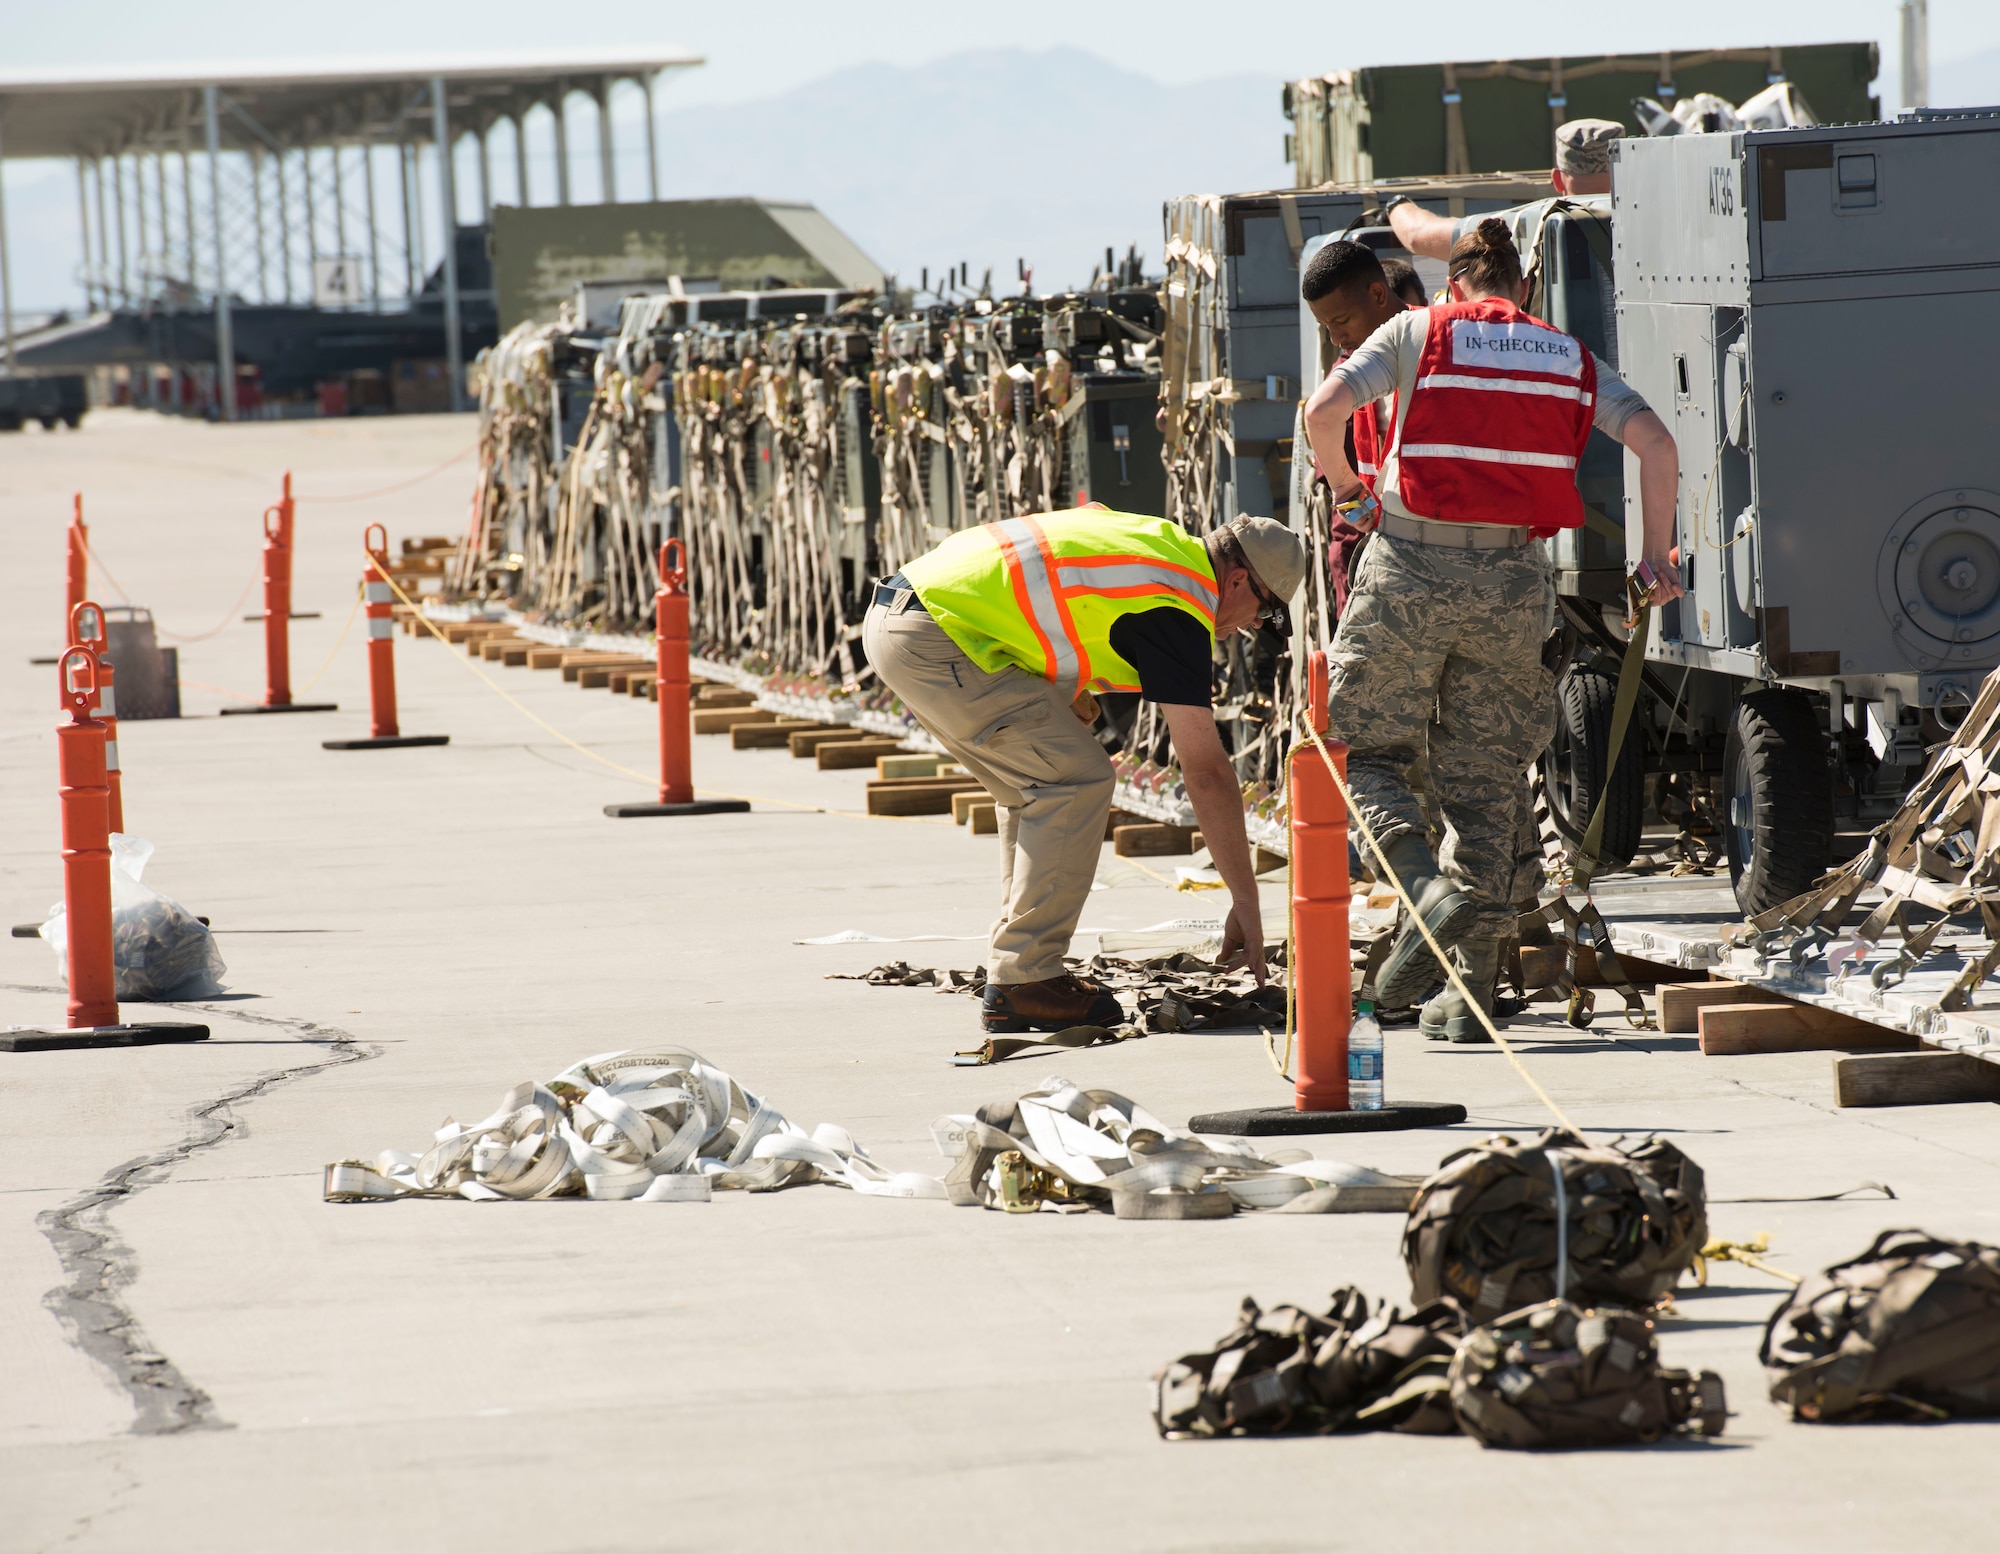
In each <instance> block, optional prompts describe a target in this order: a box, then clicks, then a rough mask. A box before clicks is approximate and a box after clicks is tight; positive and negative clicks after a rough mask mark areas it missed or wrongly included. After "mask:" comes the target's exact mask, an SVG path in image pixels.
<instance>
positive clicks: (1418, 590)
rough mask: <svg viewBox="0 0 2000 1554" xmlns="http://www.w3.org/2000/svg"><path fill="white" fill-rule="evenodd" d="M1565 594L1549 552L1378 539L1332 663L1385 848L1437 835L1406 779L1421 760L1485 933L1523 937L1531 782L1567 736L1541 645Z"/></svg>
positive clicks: (1454, 868)
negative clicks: (1539, 761)
mask: <svg viewBox="0 0 2000 1554" xmlns="http://www.w3.org/2000/svg"><path fill="white" fill-rule="evenodd" d="M1554 612H1555V583H1554V579H1553V577H1552V575H1551V573H1550V568H1549V562H1548V556H1547V553H1546V551H1545V549H1544V548H1543V547H1542V546H1541V545H1539V544H1529V545H1521V546H1515V547H1510V548H1507V549H1502V550H1447V549H1444V548H1442V547H1439V546H1434V545H1419V544H1416V543H1414V542H1411V541H1408V540H1393V539H1390V538H1388V537H1387V536H1386V535H1382V534H1377V535H1376V536H1375V537H1374V538H1373V539H1372V540H1370V541H1369V543H1368V551H1367V554H1366V555H1365V556H1363V557H1362V561H1361V567H1360V570H1359V572H1357V573H1356V575H1355V580H1354V593H1353V595H1352V597H1351V598H1350V599H1349V600H1348V604H1347V609H1346V611H1345V612H1344V613H1343V614H1342V615H1341V617H1340V629H1339V631H1338V632H1337V633H1336V634H1335V635H1334V639H1333V650H1332V652H1331V654H1330V655H1329V657H1330V660H1331V669H1332V699H1331V704H1330V707H1329V717H1328V722H1329V726H1330V729H1331V732H1332V733H1333V734H1334V735H1336V736H1337V737H1339V738H1341V739H1344V740H1345V741H1347V746H1348V757H1347V772H1348V785H1349V787H1351V788H1352V789H1353V791H1354V798H1355V802H1356V804H1357V805H1358V806H1359V807H1360V810H1361V812H1362V815H1363V817H1364V818H1365V819H1366V820H1367V822H1368V824H1369V825H1370V827H1372V828H1373V829H1374V832H1375V835H1376V837H1377V838H1378V839H1379V840H1381V841H1382V842H1384V843H1387V842H1388V841H1389V840H1390V839H1391V838H1392V837H1395V836H1399V835H1401V834H1402V833H1403V832H1406V831H1407V832H1411V833H1413V834H1415V835H1417V836H1419V837H1421V836H1423V835H1424V834H1425V827H1424V812H1423V807H1422V806H1421V805H1420V804H1419V803H1418V801H1417V799H1416V798H1415V797H1414V796H1413V795H1412V793H1411V792H1410V785H1409V781H1408V777H1407V773H1408V771H1409V769H1410V766H1411V763H1412V762H1413V761H1415V760H1417V759H1418V758H1419V757H1422V758H1423V759H1424V761H1425V764H1426V767H1427V769H1428V781H1429V783H1430V785H1431V787H1432V789H1433V790H1434V792H1435V795H1436V805H1437V813H1438V816H1439V819H1440V820H1441V821H1442V823H1443V831H1444V841H1443V845H1442V846H1441V847H1440V848H1439V849H1438V865H1439V867H1440V868H1441V869H1442V870H1443V871H1444V873H1445V874H1446V875H1448V876H1449V877H1450V878H1451V879H1452V880H1453V882H1454V883H1456V884H1457V885H1458V886H1459V887H1460V888H1461V889H1463V890H1465V891H1466V892H1467V893H1469V894H1470V895H1471V896H1472V897H1473V899H1474V900H1476V901H1477V902H1478V903H1479V904H1480V907H1481V909H1482V910H1481V913H1480V917H1479V921H1478V923H1477V924H1476V925H1475V927H1474V930H1473V931H1474V933H1475V934H1477V935H1479V936H1481V937H1501V936H1504V935H1506V934H1508V933H1510V932H1512V930H1513V922H1514V913H1513V911H1512V909H1511V903H1512V902H1513V901H1514V900H1515V898H1516V896H1517V895H1525V894H1526V891H1525V889H1524V888H1519V882H1517V880H1516V874H1517V872H1518V871H1519V869H1520V868H1521V866H1522V862H1523V860H1522V851H1523V845H1522V839H1523V837H1524V835H1526V834H1527V832H1528V831H1529V829H1530V822H1529V818H1528V813H1527V809H1528V803H1529V799H1528V787H1527V783H1526V781H1525V780H1524V774H1525V772H1526V771H1527V768H1528V765H1529V763H1530V762H1532V761H1533V760H1534V759H1535V757H1536V756H1538V755H1539V754H1540V753H1541V751H1542V749H1543V747H1544V746H1546V745H1547V744H1548V742H1549V739H1550V737H1551V736H1552V735H1553V734H1554V732H1555V715H1556V700H1555V677H1554V676H1553V675H1551V674H1550V673H1549V672H1548V670H1546V669H1544V668H1543V667H1542V644H1543V642H1544V641H1545V640H1546V639H1547V637H1548V634H1549V628H1550V624H1551V622H1552V620H1553V617H1554Z"/></svg>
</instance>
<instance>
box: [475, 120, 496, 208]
mask: <svg viewBox="0 0 2000 1554" xmlns="http://www.w3.org/2000/svg"><path fill="white" fill-rule="evenodd" d="M492 132H493V122H492V120H490V119H489V120H487V121H486V122H485V123H484V124H482V125H480V127H479V128H478V129H476V130H474V131H473V132H472V138H473V139H474V140H476V141H477V142H478V143H479V219H480V220H481V221H491V220H492V219H493V162H492V158H490V157H489V156H488V155H487V154H486V137H487V136H488V135H490V134H491V133H492Z"/></svg>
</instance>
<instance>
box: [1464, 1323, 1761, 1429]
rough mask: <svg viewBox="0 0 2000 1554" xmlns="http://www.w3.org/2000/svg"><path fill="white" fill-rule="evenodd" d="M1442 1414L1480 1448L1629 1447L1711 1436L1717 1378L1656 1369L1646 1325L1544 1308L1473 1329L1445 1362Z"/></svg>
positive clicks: (1719, 1403)
mask: <svg viewBox="0 0 2000 1554" xmlns="http://www.w3.org/2000/svg"><path fill="white" fill-rule="evenodd" d="M1451 1406H1452V1409H1453V1411H1454V1412H1455V1413H1456V1414H1457V1415H1458V1423H1459V1427H1460V1428H1461V1429H1463V1430H1464V1431H1465V1433H1466V1434H1467V1435H1470V1436H1472V1437H1474V1438H1475V1439H1476V1440H1478V1442H1479V1444H1480V1445H1482V1446H1506V1447H1512V1448H1515V1449H1523V1450H1525V1449H1531V1448H1535V1447H1555V1446H1631V1445H1636V1444H1639V1443H1641V1442H1645V1441H1657V1440H1658V1439H1660V1437H1661V1436H1663V1435H1668V1434H1672V1433H1675V1432H1680V1433H1685V1434H1696V1435H1720V1434H1722V1427H1723V1423H1724V1420H1725V1418H1726V1417H1727V1413H1728V1405H1727V1398H1726V1395H1725V1394H1724V1392H1723V1387H1722V1378H1721V1377H1720V1376H1718V1375H1716V1374H1715V1372H1713V1371H1702V1372H1701V1373H1700V1374H1699V1375H1695V1374H1692V1373H1690V1372H1688V1371H1670V1370H1662V1369H1661V1368H1660V1353H1659V1348H1658V1345H1657V1344H1656V1343H1655V1342H1654V1338H1653V1324H1652V1322H1651V1320H1650V1319H1649V1318H1647V1317H1645V1316H1642V1315H1641V1314H1640V1313H1638V1312H1636V1311H1627V1310H1624V1309H1622V1308H1619V1307H1616V1306H1600V1307H1594V1308H1593V1307H1587V1306H1577V1305H1572V1304H1571V1303H1570V1302H1569V1301H1566V1300H1550V1301H1544V1302H1542V1303H1541V1304H1540V1305H1536V1306H1528V1307H1526V1308H1524V1309H1522V1310H1520V1311H1515V1312H1511V1313H1509V1314H1508V1315H1507V1316H1504V1317H1501V1318H1500V1319H1499V1320H1497V1321H1494V1322H1489V1323H1487V1324H1486V1325H1485V1326H1483V1327H1476V1328H1474V1329H1473V1330H1472V1332H1471V1333H1470V1334H1469V1335H1468V1336H1467V1338H1466V1340H1465V1342H1464V1343H1462V1344H1461V1345H1459V1350H1458V1357H1457V1358H1456V1359H1455V1360H1453V1361H1452V1362H1451Z"/></svg>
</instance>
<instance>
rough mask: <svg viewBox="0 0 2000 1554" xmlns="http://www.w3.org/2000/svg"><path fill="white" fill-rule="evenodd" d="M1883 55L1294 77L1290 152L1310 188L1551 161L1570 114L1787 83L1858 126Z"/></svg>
mask: <svg viewBox="0 0 2000 1554" xmlns="http://www.w3.org/2000/svg"><path fill="white" fill-rule="evenodd" d="M1879 65H1880V59H1879V56H1878V51H1877V49H1876V46H1875V45H1874V44H1873V43H1813V44H1805V45H1801V46H1799V47H1796V48H1757V49H1704V50H1700V51H1698V52H1683V53H1660V54H1609V55H1597V56H1594V57H1588V56H1578V57H1576V58H1571V59H1504V60H1487V61H1482V62H1478V63H1445V64H1436V65H1381V66H1376V67H1373V68H1370V69H1365V70H1342V71H1335V72H1333V73H1331V74H1328V75H1323V76H1308V77H1307V78H1305V79H1304V80H1300V81H1293V82H1291V83H1289V84H1288V85H1287V86H1286V87H1285V90H1284V110H1285V117H1286V118H1288V119H1290V120H1291V121H1292V133H1291V134H1289V135H1287V136H1286V137H1285V160H1286V161H1288V162H1290V163H1291V164H1292V166H1293V169H1294V180H1293V181H1294V182H1295V184H1296V185H1297V186H1298V187H1299V188H1302V189H1310V188H1317V187H1318V186H1319V185H1320V184H1323V183H1328V182H1339V183H1368V182H1371V181H1373V180H1375V179H1378V178H1422V177H1435V176H1438V175H1441V174H1462V173H1491V172H1500V171H1502V170H1506V169H1520V168H1537V167H1547V166H1548V165H1549V163H1550V160H1551V158H1552V155H1553V150H1554V147H1553V144H1552V137H1553V133H1554V130H1555V126H1556V125H1558V124H1561V123H1563V122H1564V121H1565V120H1568V119H1615V120H1617V121H1618V122H1619V123H1622V124H1624V125H1625V126H1627V128H1629V129H1631V130H1633V132H1634V133H1637V132H1638V125H1637V124H1636V123H1635V122H1634V119H1633V115H1632V99H1633V98H1635V97H1652V98H1656V99H1658V100H1659V101H1660V102H1662V103H1664V104H1666V105H1667V106H1669V107H1671V106H1672V105H1673V103H1674V101H1675V100H1676V99H1677V98H1681V97H1687V96H1690V95H1692V94H1693V93H1696V92H1712V93H1714V94H1715V95H1716V96H1717V97H1721V98H1724V99H1726V100H1727V101H1729V102H1731V103H1740V102H1742V101H1744V100H1745V99H1746V98H1749V97H1753V96H1755V95H1756V94H1757V93H1759V92H1761V91H1763V90H1764V88H1765V87H1766V86H1768V85H1770V84H1771V83H1772V82H1773V81H1778V80H1785V81H1789V82H1791V83H1792V85H1793V86H1795V87H1796V88H1797V89H1798V91H1799V93H1800V94H1801V95H1802V96H1803V97H1804V98H1805V100H1806V102H1807V104H1808V105H1809V106H1810V107H1811V109H1812V111H1813V114H1814V116H1815V117H1816V118H1817V119H1818V120H1819V121H1820V122H1821V123H1822V124H1848V123H1854V122H1857V121H1865V120H1873V119H1876V118H1879V117H1880V116H1881V102H1880V100H1879V99H1878V98H1876V97H1874V96H1872V95H1871V94H1870V92H1869V86H1870V84H1871V83H1872V82H1873V81H1874V79H1875V75H1876V72H1877V69H1878V68H1879Z"/></svg>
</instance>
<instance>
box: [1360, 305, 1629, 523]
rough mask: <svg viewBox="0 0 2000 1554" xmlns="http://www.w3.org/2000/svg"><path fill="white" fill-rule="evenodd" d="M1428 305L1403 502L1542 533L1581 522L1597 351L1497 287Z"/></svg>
mask: <svg viewBox="0 0 2000 1554" xmlns="http://www.w3.org/2000/svg"><path fill="white" fill-rule="evenodd" d="M1430 313H1431V320H1430V330H1429V333H1428V334H1427V336H1426V337H1425V340H1424V352H1423V355H1422V356H1421V357H1420V358H1419V359H1418V363H1417V382H1416V388H1415V390H1414V391H1413V392H1412V393H1411V395H1410V408H1409V410H1408V411H1407V413H1405V415H1404V416H1403V424H1402V426H1401V428H1400V430H1399V433H1398V443H1397V449H1396V489H1397V492H1398V494H1399V495H1400V496H1401V498H1402V502H1403V505H1404V506H1405V507H1406V508H1408V509H1409V510H1410V511H1411V512H1413V513H1415V514H1416V515H1417V516H1418V517H1420V518H1434V519H1438V520H1440V521H1443V522H1446V523H1499V524H1520V525H1525V526H1526V527H1527V528H1529V529H1531V530H1532V531H1533V532H1534V533H1535V534H1537V535H1546V534H1553V533H1555V532H1556V531H1557V530H1558V529H1579V528H1581V527H1583V498H1582V497H1581V496H1580V495H1578V494H1577V489H1576V461H1577V459H1578V458H1579V457H1580V456H1581V455H1582V453H1583V449H1584V444H1586V443H1587V442H1589V441H1590V425H1591V409H1592V407H1593V406H1594V405H1595V404H1596V403H1597V366H1596V364H1595V362H1594V361H1593V360H1592V359H1591V355H1590V351H1589V350H1588V349H1587V348H1586V347H1585V345H1584V344H1583V342H1582V341H1581V340H1578V339H1576V338H1575V337H1574V336H1572V335H1566V334H1564V333H1563V332H1562V331H1561V330H1560V329H1552V328H1550V327H1549V326H1548V325H1547V324H1545V323H1543V322H1542V321H1541V320H1540V319H1538V318H1531V317H1529V316H1528V315H1527V314H1526V313H1523V312H1522V311H1521V310H1520V309H1519V308H1517V307H1515V306H1514V304H1513V303H1511V302H1505V301H1502V300H1501V299H1500V298H1498V297H1486V298H1482V299H1481V300H1480V301H1478V302H1451V303H1444V304H1441V305H1439V306H1437V307H1434V308H1432V309H1431V310H1430ZM1355 446H1356V449H1357V451H1358V449H1359V447H1360V442H1359V440H1358V438H1357V440H1356V444H1355Z"/></svg>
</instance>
